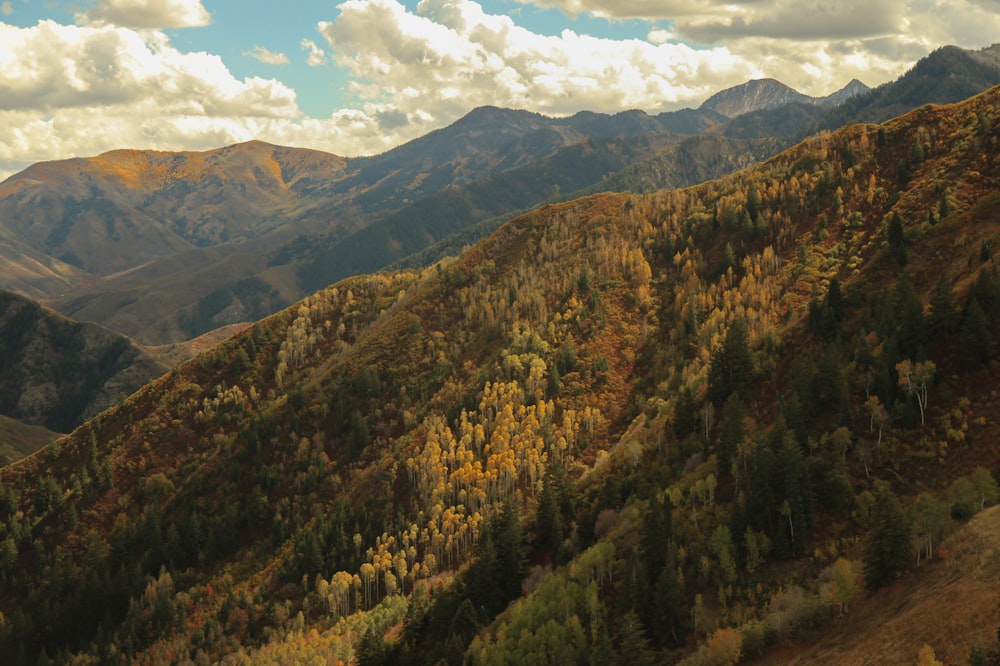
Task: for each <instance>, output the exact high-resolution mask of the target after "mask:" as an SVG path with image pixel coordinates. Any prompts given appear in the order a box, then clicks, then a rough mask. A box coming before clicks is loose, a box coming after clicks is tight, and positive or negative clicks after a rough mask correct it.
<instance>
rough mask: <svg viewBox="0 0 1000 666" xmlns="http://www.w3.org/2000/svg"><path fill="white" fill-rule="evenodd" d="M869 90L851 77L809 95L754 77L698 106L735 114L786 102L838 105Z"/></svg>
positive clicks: (728, 114) (781, 84) (717, 111)
mask: <svg viewBox="0 0 1000 666" xmlns="http://www.w3.org/2000/svg"><path fill="white" fill-rule="evenodd" d="M868 90H869V88H868V86H866V85H865V84H863V83H861V82H860V81H858V80H857V79H852V80H851V82H850V83H848V84H847V85H846V86H844V87H843V88H841V89H840V90H838V91H837V92H835V93H832V94H830V95H827V96H826V97H810V96H809V95H803V94H802V93H800V92H798V91H797V90H794V89H792V88H789V87H788V86H786V85H785V84H784V83H782V82H781V81H777V80H775V79H754V80H751V81H747V82H746V83H743V84H740V85H738V86H734V87H732V88H727V89H726V90H722V91H720V92H717V93H715V94H714V95H712V96H711V97H709V98H708V99H707V100H705V101H704V102H703V103H702V105H701V107H699V108H701V109H707V110H709V111H715V112H716V113H720V114H722V115H724V116H726V117H727V118H735V117H737V116H741V115H743V114H745V113H750V112H751V111H765V110H768V109H774V108H777V107H781V106H785V105H788V104H812V105H816V106H837V105H839V104H842V103H843V102H845V101H847V100H848V99H850V98H851V97H854V96H856V95H860V94H862V93H864V92H867V91H868Z"/></svg>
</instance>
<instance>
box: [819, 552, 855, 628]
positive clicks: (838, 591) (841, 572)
mask: <svg viewBox="0 0 1000 666" xmlns="http://www.w3.org/2000/svg"><path fill="white" fill-rule="evenodd" d="M826 593H827V594H828V595H829V598H830V601H832V602H833V603H834V604H835V605H836V606H837V610H838V611H839V612H840V614H841V615H844V614H845V613H847V609H848V607H849V606H850V605H851V601H853V600H854V597H855V596H856V595H857V593H858V572H857V570H856V568H855V565H854V563H853V562H851V561H850V560H846V559H844V558H843V557H839V558H837V561H836V562H834V563H833V564H832V565H831V566H830V582H829V583H828V584H827V587H826Z"/></svg>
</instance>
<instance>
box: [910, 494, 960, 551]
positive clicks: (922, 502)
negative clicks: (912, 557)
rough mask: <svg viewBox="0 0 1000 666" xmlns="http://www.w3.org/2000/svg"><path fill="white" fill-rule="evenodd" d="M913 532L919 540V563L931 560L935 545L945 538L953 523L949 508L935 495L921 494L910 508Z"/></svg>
mask: <svg viewBox="0 0 1000 666" xmlns="http://www.w3.org/2000/svg"><path fill="white" fill-rule="evenodd" d="M910 516H911V517H912V520H911V522H912V524H913V530H914V532H915V535H914V536H915V537H916V538H917V563H918V564H919V563H920V558H921V557H923V558H924V559H927V560H929V559H931V558H932V557H933V556H934V545H935V544H936V543H937V542H938V541H940V540H941V539H943V538H944V536H945V534H947V532H948V527H949V525H950V523H951V518H950V516H949V510H948V506H947V505H946V504H945V503H944V502H942V501H941V500H939V499H937V498H936V497H934V496H933V495H929V494H927V493H921V494H920V496H919V497H918V498H917V501H916V502H914V503H913V505H912V506H911V507H910Z"/></svg>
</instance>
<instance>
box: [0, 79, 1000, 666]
mask: <svg viewBox="0 0 1000 666" xmlns="http://www.w3.org/2000/svg"><path fill="white" fill-rule="evenodd" d="M998 110H1000V89H993V90H991V91H989V92H988V93H986V94H984V95H981V96H979V97H976V98H974V99H971V100H969V101H967V102H965V103H963V104H960V105H955V106H950V107H941V108H932V107H925V108H922V109H920V110H918V111H916V112H914V113H911V114H909V115H907V116H905V117H902V118H899V119H897V120H893V121H891V122H888V123H886V124H884V125H882V126H878V127H876V126H871V125H855V126H852V127H850V128H847V129H844V130H841V131H839V132H837V133H833V134H822V135H819V136H817V137H814V138H811V139H809V140H807V141H806V142H803V143H802V144H800V145H798V146H796V147H794V148H792V149H790V150H788V151H786V152H784V153H782V154H781V155H779V156H776V157H774V158H772V159H771V160H769V161H767V162H766V163H764V164H761V165H758V166H755V167H752V168H750V169H746V170H743V171H741V172H739V173H736V174H734V175H732V176H729V177H726V178H723V179H720V180H717V181H713V182H710V183H706V184H704V185H700V186H696V187H692V188H689V189H686V190H678V191H662V192H658V193H655V194H650V195H631V194H613V193H605V194H598V195H593V196H590V197H586V198H582V199H578V200H574V201H571V202H566V203H561V204H556V205H550V206H545V207H542V208H541V209H539V210H537V211H534V212H533V213H531V214H528V215H525V216H522V217H519V218H517V219H515V220H513V221H511V222H510V223H508V224H506V225H504V226H503V227H501V228H500V229H499V230H498V231H497V232H496V233H495V234H493V235H492V236H491V237H490V238H488V239H486V240H484V241H483V242H481V243H479V244H477V245H476V246H475V247H473V248H472V249H470V250H469V251H468V252H466V253H464V254H463V255H462V256H461V257H459V258H458V259H456V260H450V261H445V262H442V263H439V264H437V265H436V266H434V267H431V268H429V269H427V270H425V271H423V272H401V273H392V274H388V273H387V274H379V275H373V276H358V277H353V278H350V279H347V280H344V281H342V282H341V283H338V284H337V285H334V286H331V287H329V288H327V289H324V290H323V291H321V292H319V293H316V294H314V295H312V296H310V297H309V298H307V299H305V300H304V301H302V302H301V303H299V304H297V305H295V306H293V307H291V308H288V309H286V310H284V311H282V312H280V313H278V314H277V315H275V316H273V317H270V318H268V319H266V320H263V321H261V322H259V323H257V324H255V325H254V326H252V327H250V328H248V329H247V330H246V331H244V332H243V333H241V334H239V335H237V336H236V337H234V338H232V339H230V340H228V341H226V342H225V343H223V344H221V345H219V346H218V347H215V348H214V349H212V350H211V351H209V352H206V353H203V354H202V355H200V356H199V357H198V358H197V359H194V360H192V361H191V362H188V363H186V364H184V365H182V366H180V367H179V368H177V369H176V370H175V371H173V372H172V373H170V374H169V375H166V376H164V377H162V378H161V379H159V380H157V381H155V382H153V383H152V384H150V385H148V386H146V387H145V388H143V389H141V390H140V391H139V392H137V393H136V394H134V395H132V396H130V397H129V398H128V399H127V400H126V401H125V402H123V403H122V404H120V405H118V406H116V407H114V408H112V409H111V410H109V411H107V412H104V413H103V414H101V415H100V416H99V417H98V418H96V419H94V420H92V421H91V422H89V423H88V424H86V425H84V426H83V427H81V428H80V429H79V430H77V431H76V432H75V433H73V434H72V435H71V436H69V437H67V438H65V439H64V440H62V442H61V443H60V446H59V447H58V448H57V449H56V450H55V451H54V452H53V453H52V454H51V455H44V456H42V455H36V456H32V457H30V458H28V459H26V460H24V461H21V462H20V463H18V464H15V465H12V466H9V467H7V468H4V469H3V470H0V480H2V484H3V489H2V490H3V494H2V496H0V545H2V550H0V553H2V555H3V557H0V610H2V612H3V613H4V617H5V618H10V619H9V620H8V621H7V622H5V623H4V624H3V626H2V627H0V650H3V653H4V654H10V655H14V658H13V661H14V663H36V662H37V661H38V659H39V656H40V655H41V656H45V655H48V656H51V657H53V658H56V659H57V660H60V661H69V660H70V659H71V658H72V657H73V655H74V654H76V655H77V656H78V657H79V658H80V659H90V660H92V661H93V660H96V661H98V662H108V661H114V660H116V659H119V658H121V659H123V660H125V661H133V660H138V661H147V660H148V661H154V662H155V661H157V660H161V659H163V660H178V661H183V660H185V659H190V660H201V661H209V662H212V661H221V660H223V659H225V658H227V655H228V656H230V657H231V658H233V659H242V658H244V657H245V658H246V659H248V660H255V661H258V662H268V661H270V662H273V663H289V662H294V661H309V660H311V659H313V658H319V657H322V658H324V659H343V660H345V661H349V660H351V659H354V658H359V657H362V658H363V659H364V660H365V661H367V660H369V659H373V660H376V661H381V662H388V663H436V662H437V661H438V660H439V659H444V660H445V661H446V662H449V663H459V662H462V661H464V660H466V659H467V660H469V661H471V662H473V663H480V662H484V663H489V662H491V661H493V660H496V661H503V660H507V661H509V662H513V663H524V662H527V661H530V660H532V659H537V660H540V661H555V662H559V663H568V662H575V661H583V660H590V658H591V656H592V655H594V654H596V655H598V657H599V656H600V655H602V654H606V653H608V652H609V651H610V652H611V653H614V652H616V651H617V652H621V653H623V654H624V655H626V656H627V655H628V654H631V653H634V657H635V660H636V661H637V662H638V661H642V660H652V659H659V660H661V661H677V660H679V659H680V658H682V657H684V656H686V655H692V654H696V653H698V654H701V656H705V657H706V658H707V656H706V654H704V653H706V652H707V651H709V650H715V649H722V648H723V647H724V646H725V645H729V646H732V645H735V646H736V652H737V653H743V654H747V655H751V654H754V653H756V652H758V651H760V650H763V649H765V648H767V647H768V645H769V644H770V643H773V642H775V641H778V640H785V639H787V638H788V637H794V636H799V635H801V633H800V632H802V631H807V632H809V631H814V630H815V628H816V627H817V626H822V625H824V624H825V623H827V622H829V621H831V620H832V618H834V616H835V615H836V614H837V613H838V612H848V613H850V612H852V611H851V610H850V609H851V608H852V607H853V606H852V602H853V601H854V600H855V599H856V598H857V597H858V596H859V595H860V591H859V590H858V589H857V585H858V583H859V580H860V579H861V578H867V577H868V576H870V574H865V576H862V575H860V574H859V573H858V570H859V569H860V568H861V567H860V566H859V565H858V564H857V562H858V561H859V560H862V559H867V558H869V557H871V555H870V552H872V553H875V554H876V555H877V554H878V553H879V552H880V551H879V550H878V549H866V548H865V547H864V544H865V543H867V542H868V541H869V540H873V541H875V540H877V539H882V538H890V537H891V538H893V539H895V541H894V542H893V543H894V544H896V545H898V543H899V539H898V538H897V537H898V536H900V535H899V533H898V531H895V532H894V531H891V530H890V531H889V533H888V535H886V534H883V531H885V530H886V529H888V528H887V527H886V526H887V525H888V526H889V527H895V526H897V525H906V524H907V521H904V520H901V519H900V520H885V519H883V517H882V516H883V515H884V514H885V512H886V511H887V510H888V509H885V508H884V507H889V508H893V507H905V511H906V512H908V514H909V515H911V516H913V517H919V518H922V519H924V518H926V519H927V520H930V519H931V518H933V519H934V520H935V521H938V522H936V523H934V527H933V530H931V528H926V530H925V531H926V532H927V533H926V534H925V533H924V532H919V531H917V530H918V528H917V527H914V531H913V532H910V533H906V534H903V535H902V536H903V541H902V543H903V545H904V547H905V553H904V557H903V561H902V562H900V561H898V560H894V561H893V562H889V563H885V562H881V561H878V562H876V563H877V564H879V565H880V566H881V565H884V564H890V565H892V566H893V567H896V568H890V569H888V570H887V571H886V570H883V569H879V571H881V572H882V574H881V575H882V577H880V578H871V579H867V580H866V583H867V584H868V586H869V587H870V588H871V589H872V590H873V591H874V590H877V588H878V587H879V586H881V585H889V584H892V583H894V582H895V581H896V580H897V576H898V575H900V574H904V572H905V569H907V568H909V567H912V566H915V565H914V564H913V561H912V550H913V546H912V543H911V537H913V539H915V543H918V544H920V550H919V552H920V553H921V556H922V557H923V556H926V557H930V558H936V557H939V556H940V553H938V552H937V551H936V549H935V548H933V547H927V548H926V551H927V552H926V555H925V554H924V551H925V544H928V543H932V545H933V544H938V543H940V538H941V537H942V535H943V534H944V533H946V532H947V531H948V530H950V529H952V528H953V526H954V520H953V518H952V516H953V515H954V516H956V519H958V520H961V519H964V517H965V516H969V515H972V514H974V513H975V512H976V511H977V510H978V509H979V508H980V507H982V506H983V505H988V504H992V503H994V502H996V501H997V499H998V497H1000V491H998V490H997V487H996V482H995V480H993V481H992V482H990V479H991V478H992V477H990V475H989V472H988V471H986V470H990V469H994V468H996V467H997V466H998V465H1000V452H998V451H997V450H996V448H995V447H994V446H992V442H994V441H995V439H996V437H997V436H998V435H1000V425H998V424H1000V402H998V399H997V397H996V395H995V392H991V389H992V388H993V387H995V386H996V382H997V381H998V379H1000V375H998V373H1000V370H998V368H997V366H996V364H994V363H992V362H991V361H992V359H994V358H995V349H996V347H995V345H996V343H997V342H998V340H997V339H996V335H995V333H994V331H995V330H996V327H995V325H994V324H993V323H992V322H996V321H998V320H1000V276H998V274H997V271H996V270H995V269H994V268H993V266H992V258H991V256H990V248H991V247H994V246H996V243H998V242H1000V226H998V225H997V224H996V219H997V217H996V214H997V212H998V211H1000V164H997V163H996V160H994V159H993V158H992V154H991V152H990V151H988V150H986V149H985V148H986V147H987V146H991V145H992V144H993V143H995V142H996V141H998V140H1000V111H998ZM901 167H905V168H901ZM928 211H931V212H932V213H933V217H930V216H928ZM938 284H943V285H944V286H943V288H940V287H938ZM928 306H931V307H928ZM927 361H930V362H932V363H934V367H933V368H932V367H931V366H928V365H926V362H927ZM907 363H908V364H909V366H908V365H907ZM915 364H919V369H920V373H918V374H921V373H925V371H927V370H928V369H929V368H930V369H931V370H936V373H935V374H934V377H936V383H933V385H931V386H926V387H925V389H926V391H925V392H923V393H921V392H919V391H917V390H915V389H914V390H913V391H911V390H910V389H909V388H908V383H907V381H906V377H908V376H909V377H911V379H914V381H917V380H916V378H915V376H914V375H912V374H908V368H909V370H913V368H914V365H915ZM918 395H919V396H922V397H921V398H920V399H919V400H918V397H917V396H918ZM928 398H929V402H928ZM877 407H882V408H883V411H882V412H880V411H879V410H878V409H877ZM883 412H884V414H883ZM876 417H878V418H876ZM876 425H878V428H876ZM970 489H971V490H970ZM946 502H947V503H946ZM941 507H943V508H944V509H943V513H942V510H941ZM897 510H898V511H900V512H901V511H903V510H904V508H897ZM896 518H899V515H896ZM917 524H918V523H917V522H916V521H914V522H913V525H915V526H916V525H917ZM919 524H921V525H922V524H925V523H919ZM927 524H929V523H927ZM921 529H923V528H921ZM869 551H870V552H869ZM852 561H854V562H855V564H852ZM904 575H905V574H904ZM833 580H836V581H838V583H837V585H833V583H832V582H831V581H833ZM84 610H86V612H84ZM400 626H401V627H402V628H401V629H400V628H399V627H400ZM394 627H395V628H394ZM716 627H720V629H719V630H718V631H716V629H715V628H716ZM923 636H924V635H923V634H920V635H915V636H914V640H921V639H922V637H923ZM959 638H960V637H956V640H958V639H959ZM961 638H969V639H971V635H970V636H964V637H961ZM699 644H701V647H699ZM918 648H919V646H914V649H918ZM699 650H700V651H701V652H700V653H699V652H698V651H699ZM550 651H551V652H550ZM556 651H557V652H556ZM630 651H631V652H630ZM567 660H568V661H567Z"/></svg>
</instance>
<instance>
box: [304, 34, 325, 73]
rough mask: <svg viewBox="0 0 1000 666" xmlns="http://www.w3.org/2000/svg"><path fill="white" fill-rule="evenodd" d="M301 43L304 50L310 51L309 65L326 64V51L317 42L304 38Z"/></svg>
mask: <svg viewBox="0 0 1000 666" xmlns="http://www.w3.org/2000/svg"><path fill="white" fill-rule="evenodd" d="M299 45H300V46H301V47H302V50H303V51H308V52H309V55H308V56H307V57H306V64H307V65H309V66H310V67H321V66H323V65H325V64H326V52H325V51H324V50H323V49H321V48H320V47H319V46H318V45H317V44H316V42H314V41H313V40H311V39H305V38H303V40H302V41H301V42H300V43H299Z"/></svg>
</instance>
